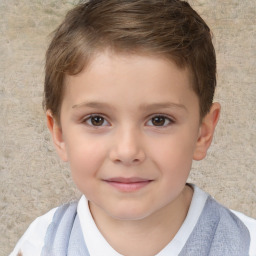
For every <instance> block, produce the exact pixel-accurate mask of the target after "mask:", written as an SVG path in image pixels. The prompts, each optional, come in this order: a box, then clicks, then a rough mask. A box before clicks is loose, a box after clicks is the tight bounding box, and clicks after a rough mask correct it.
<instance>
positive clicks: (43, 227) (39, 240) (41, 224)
mask: <svg viewBox="0 0 256 256" xmlns="http://www.w3.org/2000/svg"><path fill="white" fill-rule="evenodd" d="M57 209H58V208H54V209H52V210H50V211H49V212H47V213H46V214H44V215H42V216H40V217H38V218H36V219H35V220H34V221H33V222H32V223H31V224H30V226H29V227H28V229H27V230H26V232H25V233H24V235H23V236H22V237H21V238H20V240H19V241H18V243H17V244H16V246H15V248H14V250H13V252H12V253H11V254H10V255H9V256H17V254H18V253H19V252H20V251H21V252H22V253H23V255H26V256H27V255H28V256H30V255H31V256H32V254H33V255H34V256H36V255H40V253H41V249H42V247H43V244H44V237H45V234H46V231H47V228H48V226H49V224H50V223H51V222H52V219H53V216H54V214H55V212H56V210H57Z"/></svg>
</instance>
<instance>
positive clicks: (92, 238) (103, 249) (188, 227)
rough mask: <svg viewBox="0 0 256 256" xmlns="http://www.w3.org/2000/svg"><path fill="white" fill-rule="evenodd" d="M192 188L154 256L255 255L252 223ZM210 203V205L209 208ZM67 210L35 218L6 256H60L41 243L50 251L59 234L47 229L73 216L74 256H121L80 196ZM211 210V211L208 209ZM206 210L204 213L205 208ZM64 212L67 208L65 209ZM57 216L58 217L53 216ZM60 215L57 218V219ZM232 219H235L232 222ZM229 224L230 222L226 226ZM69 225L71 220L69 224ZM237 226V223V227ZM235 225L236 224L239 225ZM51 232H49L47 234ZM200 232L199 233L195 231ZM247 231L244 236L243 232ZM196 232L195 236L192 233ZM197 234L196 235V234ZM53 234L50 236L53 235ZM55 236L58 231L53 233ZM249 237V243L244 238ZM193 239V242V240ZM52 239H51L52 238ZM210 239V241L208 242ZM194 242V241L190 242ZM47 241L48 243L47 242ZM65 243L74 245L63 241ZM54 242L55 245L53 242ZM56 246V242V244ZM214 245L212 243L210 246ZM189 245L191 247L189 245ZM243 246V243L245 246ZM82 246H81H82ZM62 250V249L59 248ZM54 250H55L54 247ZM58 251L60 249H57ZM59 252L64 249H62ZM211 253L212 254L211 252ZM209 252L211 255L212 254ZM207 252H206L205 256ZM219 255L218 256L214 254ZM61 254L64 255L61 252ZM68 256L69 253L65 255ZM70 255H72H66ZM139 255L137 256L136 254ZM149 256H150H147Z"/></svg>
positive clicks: (255, 234)
mask: <svg viewBox="0 0 256 256" xmlns="http://www.w3.org/2000/svg"><path fill="white" fill-rule="evenodd" d="M193 189H194V195H193V199H192V202H191V205H190V208H189V211H188V215H187V217H186V219H185V221H184V223H183V224H182V226H181V228H180V229H179V231H178V232H177V234H176V235H175V237H174V238H173V239H172V240H171V241H169V243H168V244H167V245H166V246H165V247H164V248H162V249H161V250H160V252H158V253H157V254H155V255H157V256H177V255H191V256H204V255H205V256H206V254H207V255H214V256H223V255H230V253H231V250H234V252H233V253H232V256H242V255H244V256H248V255H249V256H256V220H254V219H251V218H249V217H247V216H245V215H243V214H241V213H238V212H233V213H234V215H233V213H232V212H230V211H229V210H228V209H226V208H224V207H223V206H221V205H218V204H217V203H216V204H215V202H214V200H213V199H212V198H211V197H210V196H209V195H208V194H207V193H205V192H203V191H202V190H201V189H199V188H198V187H196V186H194V185H193ZM211 204H212V206H211ZM69 207H71V208H72V207H73V208H74V211H73V212H72V214H71V215H69V214H67V213H66V215H67V216H68V217H63V216H62V214H63V213H62V214H58V211H59V209H60V208H55V209H53V210H51V211H50V212H48V213H47V214H45V215H43V216H41V217H39V218H37V219H36V220H35V221H34V222H33V223H32V224H31V225H30V227H29V228H28V230H27V231H26V233H25V234H24V235H23V237H22V238H21V239H20V241H19V242H18V243H17V245H16V247H15V249H14V251H13V252H12V253H11V254H10V256H17V254H18V252H19V251H21V252H22V254H23V256H30V255H31V256H39V255H48V256H50V255H55V256H59V255H60V256H61V255H62V254H61V253H60V254H56V251H55V253H53V249H51V251H49V252H47V254H44V253H45V250H46V248H45V247H47V246H46V245H45V243H48V244H49V245H48V247H50V248H51V246H52V244H53V243H54V242H53V241H57V240H58V239H60V238H59V236H61V235H60V233H59V235H56V234H55V231H54V230H51V228H49V227H50V226H51V225H52V223H55V225H56V226H57V223H59V222H61V221H63V220H64V218H68V220H67V219H66V220H65V225H67V226H68V224H66V223H68V222H69V221H70V220H72V218H73V217H74V215H76V214H77V216H78V219H79V226H80V229H81V233H79V236H80V237H76V241H81V242H79V243H80V244H79V245H78V246H80V247H81V248H82V249H84V252H81V253H78V254H76V255H77V256H78V255H81V256H82V255H86V256H89V255H90V256H101V255H104V256H121V254H120V253H118V252H117V251H116V250H114V249H113V248H112V247H111V245H110V244H109V243H108V242H107V241H106V239H105V238H104V236H103V235H102V234H101V232H100V230H99V229H98V227H97V226H96V224H95V222H94V220H93V218H92V215H91V213H90V209H89V207H88V201H87V199H86V198H85V197H84V196H83V197H82V198H81V199H80V200H79V202H78V204H74V203H73V204H70V205H69ZM212 207H214V209H213V208H212ZM206 208H207V209H208V210H207V209H206ZM65 211H66V212H67V209H65ZM216 212H219V213H220V215H219V216H218V214H216ZM225 214H228V217H227V216H224V215H225ZM212 215H216V216H217V218H216V220H214V217H213V216H212ZM57 216H58V217H57ZM60 216H61V217H60ZM230 216H231V217H232V218H231V219H232V221H231V222H230ZM209 218H211V220H212V221H213V222H215V221H216V223H218V228H215V229H214V231H212V234H210V235H209V236H210V239H208V241H210V242H208V243H205V241H207V240H206V239H204V238H203V237H206V236H207V235H206V234H205V233H207V234H209V233H210V232H209V231H208V230H209V229H211V220H209ZM204 219H207V223H204ZM233 220H235V221H234V222H233ZM239 221H241V223H242V225H241V226H240V227H239V229H237V230H236V228H237V227H236V225H238V224H239ZM229 222H230V223H229ZM72 223H73V221H72ZM241 223H240V224H241ZM240 224H239V225H240ZM58 225H59V226H58V229H59V230H60V229H61V227H60V226H61V224H58ZM73 226H74V223H73V224H72V229H74V227H73ZM50 230H51V231H50ZM197 230H200V231H197ZM237 231H239V233H240V235H241V237H240V238H239V237H237ZM247 231H248V233H247ZM196 232H197V233H196ZM198 232H200V234H198ZM220 232H221V235H222V237H221V240H225V241H226V242H228V240H229V239H232V240H233V244H232V245H231V247H229V245H228V244H226V245H225V244H224V246H227V248H229V251H228V254H225V253H226V251H225V250H226V249H225V248H226V247H225V248H224V246H221V247H220V251H217V252H216V248H214V247H216V246H217V245H216V243H217V242H216V241H217V240H218V239H219V237H220ZM53 233H54V234H53ZM57 233H58V232H57ZM65 234H66V235H67V236H69V235H70V228H66V231H65ZM248 234H249V237H250V238H249V240H248V241H246V239H248V237H247V235H248ZM195 236H196V239H195ZM53 238H54V239H53ZM212 238H213V239H212ZM241 238H242V239H245V241H244V242H242V243H241V244H239V243H240V241H239V239H241ZM193 239H195V240H193ZM49 240H50V242H49ZM67 241H68V242H67V243H74V242H70V238H69V240H67ZM55 243H56V242H55ZM58 243H59V242H58ZM214 243H215V244H214ZM192 244H193V247H191V245H192ZM243 244H245V247H242V246H244V245H243ZM84 245H85V247H84ZM189 246H190V247H191V248H190V249H189V252H190V254H188V251H187V250H188V247H189ZM236 246H239V247H242V249H241V250H242V252H243V253H242V254H241V251H240V252H238V250H237V247H236ZM62 247H64V246H62ZM55 250H56V248H55ZM58 250H59V251H60V250H61V249H60V248H58ZM62 250H65V249H63V248H62ZM211 250H212V251H211ZM213 250H215V251H214V254H213ZM205 252H207V253H205ZM218 253H219V254H218ZM63 255H64V253H63ZM68 255H69V254H68ZM70 255H72V252H71V253H70ZM138 255H139V254H138ZM151 255H152V256H153V254H151Z"/></svg>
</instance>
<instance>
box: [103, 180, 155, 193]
mask: <svg viewBox="0 0 256 256" xmlns="http://www.w3.org/2000/svg"><path fill="white" fill-rule="evenodd" d="M104 181H105V182H106V183H107V184H109V185H110V186H112V187H114V188H115V189H117V190H119V191H121V192H135V191H137V190H140V189H142V188H144V187H146V186H147V185H149V184H150V183H151V182H152V181H153V180H150V179H143V178H139V177H132V178H123V177H116V178H110V179H106V180H104Z"/></svg>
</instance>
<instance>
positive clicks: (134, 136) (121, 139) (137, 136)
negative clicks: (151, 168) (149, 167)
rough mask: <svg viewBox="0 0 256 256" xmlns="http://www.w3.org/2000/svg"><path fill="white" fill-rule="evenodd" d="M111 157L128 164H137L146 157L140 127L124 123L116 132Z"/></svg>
mask: <svg viewBox="0 0 256 256" xmlns="http://www.w3.org/2000/svg"><path fill="white" fill-rule="evenodd" d="M111 158H112V160H113V161H115V162H122V163H123V164H126V165H131V164H136V163H139V162H142V161H143V160H144V159H145V152H144V150H143V143H142V134H141V132H140V129H139V128H137V127H135V126H131V125H124V126H122V127H120V128H119V129H118V130H117V131H116V134H115V139H114V144H113V148H112V150H111Z"/></svg>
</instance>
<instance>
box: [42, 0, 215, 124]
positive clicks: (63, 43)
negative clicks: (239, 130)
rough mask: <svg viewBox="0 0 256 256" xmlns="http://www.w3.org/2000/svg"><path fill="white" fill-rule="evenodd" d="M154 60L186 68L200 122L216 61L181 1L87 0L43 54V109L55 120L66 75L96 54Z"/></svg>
mask: <svg viewBox="0 0 256 256" xmlns="http://www.w3.org/2000/svg"><path fill="white" fill-rule="evenodd" d="M106 48H110V49H111V50H114V51H117V52H128V53H135V54H136V53H138V52H146V53H150V54H157V55H160V56H163V57H165V58H168V59H170V60H172V61H174V62H175V63H176V64H177V65H178V66H179V67H181V68H184V67H188V68H189V70H190V72H191V74H192V77H193V83H192V86H193V90H194V91H195V92H196V94H197V95H198V97H199V104H200V116H201V118H202V117H204V116H205V114H207V112H208V111H209V109H210V107H211V104H212V101H213V96H214V91H215V86H216V57H215V51H214V47H213V44H212V36H211V32H210V29H209V27H208V26H207V25H206V23H205V22H204V20H203V19H202V18H201V17H200V16H199V15H198V14H197V13H196V12H195V11H194V10H193V9H192V8H191V6H190V5H189V4H188V3H187V2H185V1H179V0H91V1H88V2H86V3H82V4H80V5H78V6H77V7H75V8H74V9H72V10H70V11H69V12H68V13H67V15H66V18H65V19H64V21H63V23H62V24H61V25H60V26H59V27H58V28H57V30H56V31H55V33H54V37H53V39H52V42H51V44H50V46H49V48H48V50H47V53H46V65H45V84H44V107H45V109H50V110H51V111H52V114H53V116H54V117H55V118H56V119H57V120H58V121H60V120H59V116H60V108H61V103H62V98H63V94H64V88H63V87H64V78H65V75H75V74H78V73H79V72H81V71H82V70H83V68H84V67H85V66H86V65H87V64H88V62H89V61H90V60H91V58H92V56H94V54H95V53H97V52H99V51H102V50H104V49H106Z"/></svg>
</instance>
